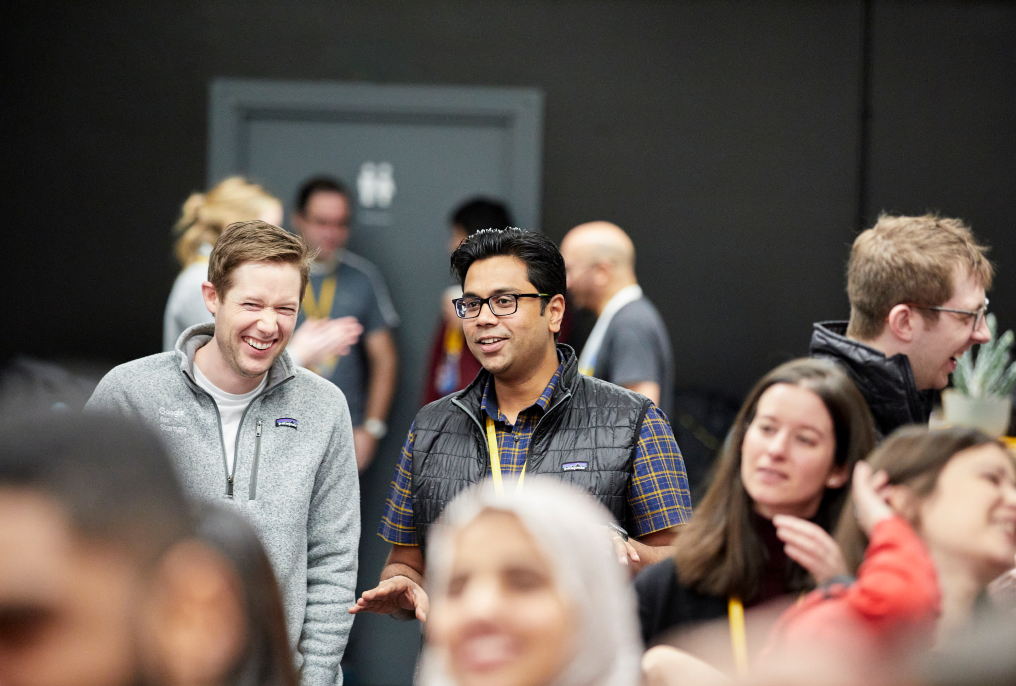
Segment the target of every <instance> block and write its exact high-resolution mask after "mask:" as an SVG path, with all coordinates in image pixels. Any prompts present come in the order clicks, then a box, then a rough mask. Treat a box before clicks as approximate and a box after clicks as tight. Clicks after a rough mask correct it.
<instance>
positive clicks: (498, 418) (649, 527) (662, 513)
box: [378, 365, 691, 545]
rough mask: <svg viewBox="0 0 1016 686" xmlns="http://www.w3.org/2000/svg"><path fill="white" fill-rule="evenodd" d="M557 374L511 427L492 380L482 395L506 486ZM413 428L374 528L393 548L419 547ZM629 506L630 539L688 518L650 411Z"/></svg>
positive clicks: (681, 471)
mask: <svg viewBox="0 0 1016 686" xmlns="http://www.w3.org/2000/svg"><path fill="white" fill-rule="evenodd" d="M562 369H563V365H558V368H557V371H556V372H554V376H552V377H551V379H550V383H548V384H547V387H546V388H545V389H544V390H543V393H541V394H540V397H539V398H538V399H537V401H536V402H535V403H533V404H532V405H530V406H529V407H527V408H526V409H525V410H523V411H522V412H520V413H519V416H518V418H517V419H516V420H515V423H514V424H509V423H508V421H507V419H506V418H505V416H504V415H503V414H502V413H501V412H500V411H499V410H498V407H497V398H496V394H495V392H494V378H493V377H491V378H490V379H489V380H488V381H487V385H486V386H485V387H484V389H483V397H482V398H481V400H480V407H481V409H482V410H483V411H484V413H486V415H487V416H489V417H490V418H491V419H493V420H494V430H495V431H494V432H495V434H496V436H497V448H498V452H499V453H500V458H501V473H502V474H503V475H504V477H505V481H506V482H508V483H512V482H513V481H515V480H516V479H517V478H518V475H519V474H520V473H521V472H522V468H523V467H524V466H525V464H526V455H527V453H528V452H529V442H530V440H531V439H532V437H533V432H534V430H535V429H536V425H537V423H538V422H539V421H540V418H541V417H542V416H543V414H544V412H546V410H547V405H548V403H549V402H550V397H551V395H552V394H553V392H554V389H555V388H556V387H557V384H558V382H559V381H560V379H561V371H562ZM415 428H416V427H415V424H414V426H413V427H412V428H410V430H409V435H408V436H407V437H406V442H405V444H403V446H402V453H401V454H400V455H399V461H398V464H397V465H396V467H395V476H394V478H393V479H392V484H391V487H390V489H389V491H388V500H387V501H386V502H385V509H384V513H383V514H382V516H381V526H380V527H379V528H378V536H380V537H381V538H383V539H384V540H386V541H388V542H389V543H394V544H398V545H419V544H420V542H419V541H418V540H417V537H416V524H415V523H414V521H413V500H412V495H411V494H410V491H411V490H412V488H411V487H412V471H413V470H412V464H413V441H414V434H415ZM628 504H629V506H630V507H631V510H632V513H633V514H634V518H635V530H634V531H631V532H629V533H630V534H631V535H632V536H635V537H640V536H645V535H647V534H650V533H653V532H654V531H660V530H662V529H667V528H669V527H672V526H676V525H678V524H684V523H685V522H687V521H688V520H689V519H690V518H691V494H690V491H689V489H688V475H687V473H686V472H685V468H684V458H682V457H681V450H680V448H678V446H677V441H676V440H675V439H674V432H673V430H671V428H670V422H668V421H667V418H666V417H665V416H664V414H663V413H662V412H661V411H660V410H659V409H657V408H656V406H655V405H654V406H652V407H650V408H649V411H648V412H646V416H645V419H643V421H642V429H641V431H640V433H639V442H638V446H637V448H636V451H635V460H634V463H633V465H632V477H631V479H630V480H629V483H628Z"/></svg>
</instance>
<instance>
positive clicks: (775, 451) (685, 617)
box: [635, 359, 875, 660]
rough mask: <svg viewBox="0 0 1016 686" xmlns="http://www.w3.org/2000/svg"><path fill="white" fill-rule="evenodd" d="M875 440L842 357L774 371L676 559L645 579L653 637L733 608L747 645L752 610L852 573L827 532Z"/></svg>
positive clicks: (642, 586) (747, 405) (644, 612)
mask: <svg viewBox="0 0 1016 686" xmlns="http://www.w3.org/2000/svg"><path fill="white" fill-rule="evenodd" d="M874 443H875V434H874V425H873V422H872V419H871V414H870V412H869V411H868V407H867V404H866V403H865V401H864V398H863V396H862V395H861V394H860V392H859V391H858V390H857V388H856V387H855V386H854V384H853V382H852V381H851V380H850V378H849V377H848V376H847V374H846V373H845V372H844V371H843V370H842V369H840V368H839V367H837V366H836V365H835V364H833V363H831V362H827V361H823V360H815V359H801V360H794V361H791V362H788V363H786V364H783V365H781V366H779V367H777V368H776V369H774V370H772V371H771V372H769V373H768V374H767V375H766V376H765V377H764V378H763V379H762V380H761V381H759V382H758V384H757V385H756V386H755V388H753V389H752V391H751V393H749V395H748V397H747V399H746V400H745V402H744V404H743V405H742V407H741V410H740V411H739V412H738V415H737V418H736V419H735V421H734V425H733V427H732V429H731V431H730V434H729V435H728V439H727V441H726V443H725V445H724V448H723V449H722V451H721V454H720V456H719V460H718V463H717V466H716V471H715V476H714V479H713V482H712V485H711V486H710V488H709V490H708V492H707V493H706V495H705V497H704V498H703V500H702V503H701V504H700V505H699V506H698V508H697V509H696V510H695V514H694V515H693V517H692V519H691V521H690V522H689V523H688V524H686V525H684V526H683V527H681V529H680V530H679V531H678V534H677V536H676V539H675V542H674V545H675V546H676V548H677V553H676V554H675V556H674V558H673V559H672V560H668V561H665V562H662V563H660V564H658V565H654V566H652V567H650V568H647V569H646V570H644V571H643V572H642V574H640V575H639V577H637V578H636V581H635V585H636V590H637V591H638V596H639V615H640V619H641V621H642V632H643V639H644V640H645V642H646V645H652V644H653V643H654V642H656V639H658V638H659V637H662V635H663V634H665V633H666V632H668V631H671V630H673V629H676V628H678V627H682V626H687V625H689V624H691V623H694V622H700V621H704V620H710V619H717V618H721V617H725V616H729V617H730V618H731V620H732V621H733V623H732V626H731V629H732V631H733V633H732V638H733V639H734V645H737V642H738V640H740V641H741V643H742V644H743V642H744V639H743V611H744V608H750V607H751V606H753V605H759V604H761V603H764V602H766V601H769V600H772V599H775V598H777V597H780V596H784V595H786V594H791V593H799V592H801V591H803V590H806V589H808V588H811V587H812V586H814V584H815V578H816V577H818V578H819V581H826V580H828V579H829V578H832V577H835V576H837V575H838V574H842V573H844V572H845V571H846V567H845V564H844V562H843V559H842V556H841V555H839V552H838V548H837V547H836V545H835V542H834V541H833V540H832V538H831V536H829V534H828V533H827V532H829V531H831V530H832V529H833V527H834V526H835V524H836V521H837V519H838V517H839V514H840V510H841V508H842V506H843V502H844V500H845V498H846V495H847V489H846V488H845V486H846V485H847V484H848V482H849V477H850V474H851V470H852V469H853V466H854V464H855V463H856V462H857V461H858V460H859V459H861V458H863V457H864V456H865V455H867V454H868V452H869V451H870V450H871V449H872V448H873V447H874ZM738 625H739V626H740V627H741V629H742V631H741V632H740V639H738V638H737V634H738ZM742 647H743V646H742ZM734 653H735V660H739V659H741V658H740V656H739V655H738V648H736V647H735V648H734Z"/></svg>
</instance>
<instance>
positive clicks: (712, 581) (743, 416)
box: [674, 358, 875, 603]
mask: <svg viewBox="0 0 1016 686" xmlns="http://www.w3.org/2000/svg"><path fill="white" fill-rule="evenodd" d="M780 383H784V384H791V385H794V386H800V387H801V388H805V389H807V390H809V391H812V392H813V393H815V395H817V396H818V397H819V398H821V399H822V402H823V404H824V405H825V408H826V410H827V411H828V412H829V416H830V417H831V418H832V420H833V433H834V436H835V441H836V447H835V452H834V453H833V463H834V464H835V465H837V466H840V467H843V468H844V469H845V470H846V472H847V473H848V474H850V473H851V472H852V471H853V468H854V464H856V463H857V461H858V460H861V459H863V458H864V457H865V455H867V454H868V452H869V451H871V449H872V448H873V447H874V446H875V423H874V421H873V420H872V418H871V413H870V412H869V410H868V403H867V402H866V401H865V400H864V396H862V395H861V392H860V391H859V390H857V386H855V385H854V382H853V381H851V380H850V377H849V376H847V373H846V372H845V371H843V369H841V368H840V367H838V366H837V365H836V363H834V362H830V361H828V360H820V359H815V358H805V359H800V360H792V361H790V362H787V363H785V364H782V365H780V366H779V367H777V368H776V369H774V370H772V371H771V372H769V373H768V374H766V375H765V376H764V377H763V378H762V380H761V381H759V382H758V383H757V384H755V388H753V389H752V390H751V393H749V394H748V397H747V398H746V399H745V401H744V404H743V405H742V406H741V410H740V411H739V412H738V413H737V418H736V419H735V420H734V425H733V427H731V429H730V433H729V434H728V435H727V440H726V442H725V443H724V445H723V448H722V449H721V451H720V455H719V456H718V458H717V462H716V468H715V473H714V476H713V482H712V484H711V485H710V486H709V490H708V491H707V492H706V494H705V497H704V498H703V499H702V503H701V504H700V505H699V506H698V507H696V508H695V512H694V514H693V515H692V518H691V521H690V522H688V523H687V524H685V525H684V526H683V527H681V528H680V529H678V533H677V538H676V539H675V545H676V546H677V552H676V553H675V556H674V561H675V563H676V564H677V576H678V578H679V579H680V580H681V583H683V584H685V585H686V586H688V587H690V588H693V589H695V590H696V591H698V592H700V593H706V594H709V595H719V596H724V597H726V596H736V597H738V598H740V599H741V600H743V601H744V602H746V603H748V602H751V601H752V600H753V599H754V598H755V597H756V596H757V595H758V593H759V592H760V591H761V590H762V583H763V581H764V579H765V576H766V569H767V566H768V564H769V556H768V554H767V553H766V546H765V543H764V542H763V541H762V539H761V537H760V536H759V534H758V533H757V532H756V531H755V527H754V526H752V513H753V512H754V502H753V501H752V499H751V496H750V495H748V491H747V490H745V488H744V482H743V481H742V480H741V445H742V444H743V443H744V435H745V434H746V433H747V431H748V426H749V425H750V424H751V423H752V421H753V420H754V419H755V412H756V410H757V409H758V402H759V399H760V398H761V397H762V394H763V393H765V392H766V391H767V390H769V388H770V387H772V386H775V385H776V384H780ZM848 490H849V480H848V482H847V483H846V484H844V485H843V486H840V487H839V488H826V489H825V492H824V493H823V494H822V501H821V503H820V504H819V508H818V512H817V513H815V516H814V517H813V518H812V521H813V522H815V523H816V524H818V525H819V526H821V527H822V528H823V529H825V530H826V531H832V530H833V527H834V526H835V525H836V522H837V521H838V520H839V516H840V510H841V509H842V507H843V503H844V501H845V500H846V497H847V491H848ZM786 575H787V576H786V580H787V585H788V587H789V590H803V589H805V588H808V587H809V586H811V585H813V584H814V582H813V581H812V580H811V579H810V578H809V577H808V574H807V572H806V571H805V570H804V568H803V567H801V566H800V565H798V564H797V563H792V564H791V565H790V568H789V569H788V570H787V572H786Z"/></svg>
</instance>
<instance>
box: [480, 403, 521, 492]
mask: <svg viewBox="0 0 1016 686" xmlns="http://www.w3.org/2000/svg"><path fill="white" fill-rule="evenodd" d="M487 448H489V449H490V471H491V474H492V475H493V476H494V493H495V494H496V495H504V483H503V480H502V478H501V455H500V453H498V450H497V434H496V433H495V432H494V420H493V419H491V418H490V417H489V416H488V417H487ZM526 467H527V465H522V473H521V474H520V475H519V481H518V483H517V484H516V485H515V492H516V493H518V492H520V491H521V490H522V482H523V481H525V479H526Z"/></svg>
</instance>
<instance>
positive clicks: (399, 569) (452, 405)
mask: <svg viewBox="0 0 1016 686" xmlns="http://www.w3.org/2000/svg"><path fill="white" fill-rule="evenodd" d="M451 261H452V271H453V272H454V273H455V275H456V276H457V277H458V279H459V281H460V282H461V284H462V289H463V296H462V297H461V298H458V299H457V300H455V308H456V313H457V314H458V316H459V317H461V318H462V320H463V329H464V333H465V338H466V343H467V345H468V346H469V349H470V350H471V351H472V353H473V355H475V356H476V359H477V360H479V362H480V364H481V365H483V370H482V371H481V372H480V373H479V375H477V377H476V379H475V380H474V381H473V382H472V383H471V384H470V385H469V386H467V387H466V388H465V389H464V390H462V391H458V392H456V393H453V394H451V395H448V396H445V397H444V398H442V399H440V400H437V401H435V402H433V403H430V404H429V405H427V406H426V407H424V408H423V409H422V410H420V412H419V413H418V414H417V415H416V420H415V421H414V422H413V426H412V428H411V429H410V431H409V436H408V437H407V438H406V442H405V445H404V447H403V449H402V454H401V456H400V458H399V463H398V465H397V467H396V471H395V477H394V479H393V480H392V485H391V490H390V492H389V496H388V501H387V502H386V504H385V510H384V514H383V516H382V519H381V526H380V530H379V531H378V534H379V535H380V536H381V537H382V538H383V539H385V540H386V541H388V542H389V543H391V544H392V551H391V553H390V554H389V556H388V561H387V563H386V565H385V568H384V570H383V571H382V573H381V581H380V583H379V584H378V586H377V587H376V588H374V589H371V590H369V591H366V592H364V593H363V595H362V596H361V598H360V600H358V601H357V604H356V605H354V606H353V607H351V608H350V612H352V613H354V614H355V613H358V612H376V613H379V614H390V615H393V616H396V617H398V618H402V619H411V618H413V617H416V618H418V619H420V620H425V619H426V616H427V609H428V599H427V595H426V593H425V592H424V590H423V585H424V574H425V568H424V555H423V549H422V546H423V544H424V543H425V542H426V537H427V530H428V528H429V527H430V526H431V525H432V524H433V523H434V522H435V521H436V520H437V518H438V517H439V516H440V515H441V512H442V511H443V510H444V508H445V506H446V505H447V504H448V503H449V502H450V501H451V500H452V499H453V498H454V497H455V495H456V494H457V493H459V492H460V491H462V490H463V489H464V488H466V487H468V486H469V485H471V484H474V483H478V482H480V481H482V480H484V479H487V478H492V479H493V480H494V483H495V488H498V489H506V490H507V489H517V488H524V484H525V478H526V477H527V476H531V475H534V474H546V475H553V476H557V477H559V478H560V479H561V480H562V481H566V482H569V483H572V484H574V485H576V486H578V487H580V488H583V489H585V490H587V491H588V492H589V494H590V495H591V496H592V497H594V498H596V499H597V500H599V501H600V502H601V503H603V504H604V505H605V506H606V507H607V508H608V509H609V510H610V511H611V512H612V513H613V514H614V518H615V519H616V520H617V522H618V523H619V524H620V526H615V528H614V530H613V531H612V536H613V537H614V542H615V546H617V548H618V551H619V558H620V559H621V560H622V561H623V563H624V564H628V565H629V567H630V569H631V570H632V571H633V572H635V571H638V570H639V569H641V568H642V567H643V566H645V565H648V564H652V563H653V562H657V561H659V560H661V559H663V558H664V557H667V556H669V555H670V554H672V552H673V548H672V547H670V543H671V541H672V539H673V527H675V526H677V525H679V524H683V523H684V522H686V521H687V520H688V518H689V517H690V515H691V499H690V497H689V493H688V483H687V476H686V473H685V468H684V460H683V459H682V457H681V453H680V450H679V448H678V446H677V443H676V442H675V440H674V435H673V433H672V431H671V428H670V425H669V423H668V422H667V420H666V418H665V417H664V415H663V414H662V413H661V412H660V411H659V410H658V409H657V408H656V406H655V405H654V404H653V403H652V401H650V400H648V399H647V398H646V397H645V396H642V395H639V394H637V393H634V392H632V391H628V390H626V389H624V388H621V387H620V386H615V385H613V384H610V383H607V382H605V381H601V380H599V379H594V378H591V377H587V376H584V375H581V374H579V371H578V360H577V359H576V356H575V353H574V351H572V349H571V348H569V347H568V346H565V345H557V343H556V338H557V333H558V332H559V331H560V328H561V318H562V316H563V315H564V308H565V301H564V291H565V280H566V279H565V266H564V260H563V258H562V257H561V253H560V252H558V250H557V247H556V246H555V245H554V243H553V242H552V241H551V240H550V239H548V238H547V237H546V236H543V235H541V234H538V233H535V232H528V231H522V230H521V229H504V230H493V229H491V230H484V231H479V232H477V233H476V234H474V235H473V236H471V237H469V238H468V239H467V240H466V241H464V242H463V243H462V244H461V245H460V246H459V248H458V249H457V250H456V251H455V252H454V254H453V255H452V260H451ZM622 550H623V551H624V552H623V553H622V552H621V551H622Z"/></svg>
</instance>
